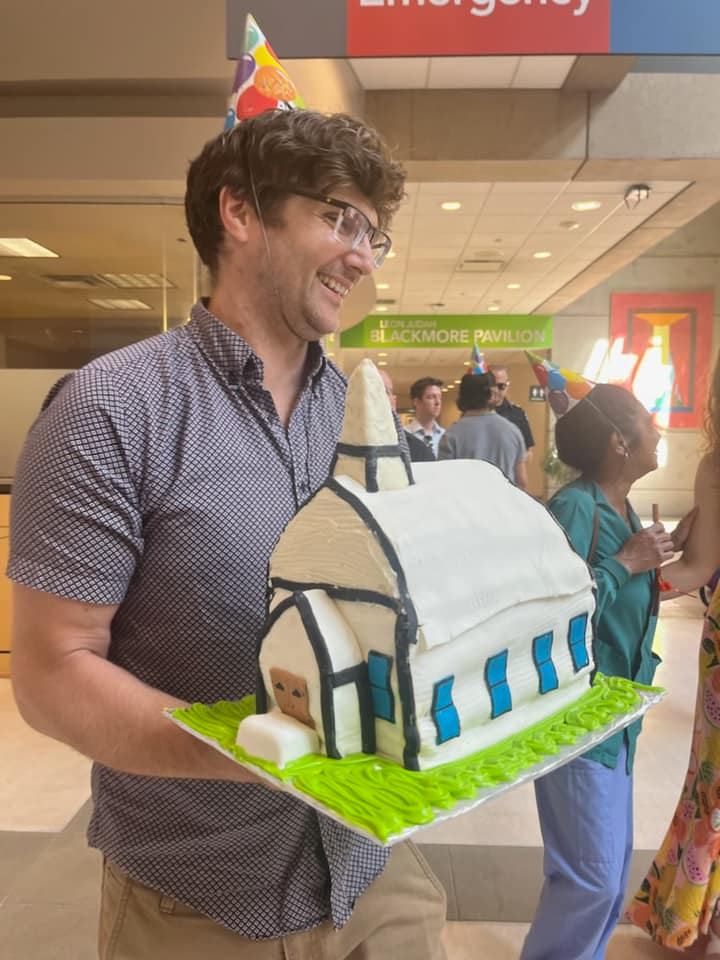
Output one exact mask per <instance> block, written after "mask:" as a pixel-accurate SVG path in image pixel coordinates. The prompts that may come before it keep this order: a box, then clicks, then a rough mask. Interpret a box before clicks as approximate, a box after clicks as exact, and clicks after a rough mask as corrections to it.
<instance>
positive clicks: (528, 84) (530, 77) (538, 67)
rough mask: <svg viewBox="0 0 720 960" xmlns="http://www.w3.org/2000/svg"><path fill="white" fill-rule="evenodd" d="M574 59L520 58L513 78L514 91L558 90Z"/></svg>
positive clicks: (565, 78)
mask: <svg viewBox="0 0 720 960" xmlns="http://www.w3.org/2000/svg"><path fill="white" fill-rule="evenodd" d="M575 59H576V58H575V57H573V56H569V57H521V58H520V63H519V65H518V69H517V72H516V73H515V76H514V77H513V82H512V87H513V89H514V90H518V89H524V90H533V89H534V90H537V89H552V90H559V89H560V87H562V85H563V84H564V83H565V81H566V80H567V76H568V74H569V73H570V71H571V70H572V67H573V64H574V63H575Z"/></svg>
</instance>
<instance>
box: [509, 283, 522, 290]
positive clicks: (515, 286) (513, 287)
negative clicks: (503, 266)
mask: <svg viewBox="0 0 720 960" xmlns="http://www.w3.org/2000/svg"><path fill="white" fill-rule="evenodd" d="M507 288H508V290H519V289H520V284H519V283H509V284H508V285H507Z"/></svg>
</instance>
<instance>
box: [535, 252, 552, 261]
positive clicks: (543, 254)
mask: <svg viewBox="0 0 720 960" xmlns="http://www.w3.org/2000/svg"><path fill="white" fill-rule="evenodd" d="M551 256H552V253H551V252H550V251H549V250H538V251H537V252H536V253H534V254H533V257H535V259H536V260H547V259H548V258H549V257H551Z"/></svg>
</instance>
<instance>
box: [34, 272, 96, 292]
mask: <svg viewBox="0 0 720 960" xmlns="http://www.w3.org/2000/svg"><path fill="white" fill-rule="evenodd" d="M41 279H42V280H44V281H45V282H46V283H49V284H51V285H52V286H53V287H56V288H57V289H58V290H97V289H98V287H108V286H110V284H109V283H107V282H106V281H105V280H103V279H101V278H100V277H98V276H96V275H95V274H92V273H49V274H45V276H43V277H42V278H41Z"/></svg>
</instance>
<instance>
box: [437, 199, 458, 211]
mask: <svg viewBox="0 0 720 960" xmlns="http://www.w3.org/2000/svg"><path fill="white" fill-rule="evenodd" d="M460 207H462V204H461V203H458V201H457V200H446V201H445V202H444V203H441V204H440V208H441V209H442V210H459V209H460Z"/></svg>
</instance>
